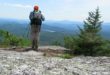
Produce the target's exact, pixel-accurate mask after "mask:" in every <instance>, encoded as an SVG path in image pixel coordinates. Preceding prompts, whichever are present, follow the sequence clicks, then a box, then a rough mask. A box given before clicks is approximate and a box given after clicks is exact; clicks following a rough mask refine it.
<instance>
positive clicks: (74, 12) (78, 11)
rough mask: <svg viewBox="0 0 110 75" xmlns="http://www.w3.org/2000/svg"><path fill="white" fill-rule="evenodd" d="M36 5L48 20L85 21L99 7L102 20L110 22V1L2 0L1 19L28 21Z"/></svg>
mask: <svg viewBox="0 0 110 75" xmlns="http://www.w3.org/2000/svg"><path fill="white" fill-rule="evenodd" d="M34 5H38V6H39V8H40V10H41V11H42V13H43V15H44V16H45V18H46V20H71V21H83V20H85V19H86V18H87V17H88V12H90V11H94V10H95V9H96V8H97V7H99V8H100V12H101V13H100V14H101V16H102V20H104V21H107V22H109V20H110V16H109V13H110V10H109V9H110V0H0V18H13V19H28V16H29V13H30V12H31V11H32V10H33V6H34Z"/></svg>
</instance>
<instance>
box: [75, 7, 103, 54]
mask: <svg viewBox="0 0 110 75" xmlns="http://www.w3.org/2000/svg"><path fill="white" fill-rule="evenodd" d="M100 18H101V16H100V13H99V8H97V9H96V11H94V12H89V17H88V18H87V19H86V20H85V21H84V28H83V29H82V28H80V27H79V30H80V34H79V40H80V42H78V48H77V49H76V52H75V53H76V54H80V53H81V54H84V55H91V56H94V55H96V54H97V53H98V51H99V50H101V46H102V44H103V41H102V38H101V35H100V34H99V32H100V30H101V24H102V21H100Z"/></svg>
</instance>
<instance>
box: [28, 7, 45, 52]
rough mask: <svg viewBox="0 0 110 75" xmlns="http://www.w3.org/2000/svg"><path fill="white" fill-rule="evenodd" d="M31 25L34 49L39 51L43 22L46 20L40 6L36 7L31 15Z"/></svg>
mask: <svg viewBox="0 0 110 75" xmlns="http://www.w3.org/2000/svg"><path fill="white" fill-rule="evenodd" d="M29 19H30V25H31V41H32V49H33V50H36V51H38V43H39V33H40V29H41V25H42V21H44V20H45V18H44V16H43V15H42V13H41V11H40V10H39V7H38V6H34V10H33V11H32V12H31V13H30V15H29Z"/></svg>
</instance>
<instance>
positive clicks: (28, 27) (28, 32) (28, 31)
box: [27, 24, 30, 38]
mask: <svg viewBox="0 0 110 75" xmlns="http://www.w3.org/2000/svg"><path fill="white" fill-rule="evenodd" d="M29 34H30V24H28V26H27V38H29Z"/></svg>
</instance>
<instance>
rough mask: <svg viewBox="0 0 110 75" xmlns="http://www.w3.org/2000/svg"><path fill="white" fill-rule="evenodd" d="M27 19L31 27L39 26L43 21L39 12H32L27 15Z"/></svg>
mask: <svg viewBox="0 0 110 75" xmlns="http://www.w3.org/2000/svg"><path fill="white" fill-rule="evenodd" d="M29 19H30V21H31V25H41V24H42V21H44V20H45V18H44V16H43V15H42V14H41V11H38V12H35V11H32V12H31V13H30V15H29Z"/></svg>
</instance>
